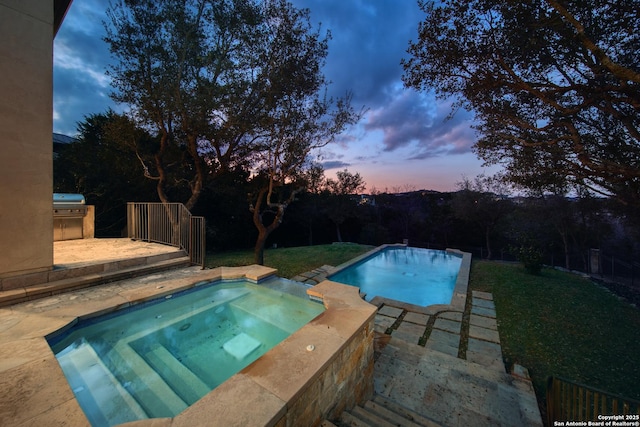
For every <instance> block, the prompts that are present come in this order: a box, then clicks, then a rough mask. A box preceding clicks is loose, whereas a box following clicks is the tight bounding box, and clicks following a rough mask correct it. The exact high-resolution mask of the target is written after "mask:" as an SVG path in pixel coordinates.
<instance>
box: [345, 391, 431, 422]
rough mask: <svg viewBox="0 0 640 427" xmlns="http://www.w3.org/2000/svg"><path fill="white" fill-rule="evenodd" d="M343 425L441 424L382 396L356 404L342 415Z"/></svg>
mask: <svg viewBox="0 0 640 427" xmlns="http://www.w3.org/2000/svg"><path fill="white" fill-rule="evenodd" d="M338 425H339V426H341V427H396V426H400V427H438V426H440V424H438V423H436V422H434V421H432V420H429V419H428V418H425V417H423V416H422V415H419V414H416V413H415V412H413V411H411V410H409V409H407V408H404V407H403V406H402V405H399V404H397V403H395V402H393V401H391V400H389V399H386V398H384V397H382V396H374V398H373V400H369V401H367V402H366V403H365V404H364V406H356V407H354V408H353V409H352V410H350V411H345V412H343V413H342V415H341V416H340V420H339V421H338Z"/></svg>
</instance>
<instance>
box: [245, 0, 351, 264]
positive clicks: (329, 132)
mask: <svg viewBox="0 0 640 427" xmlns="http://www.w3.org/2000/svg"><path fill="white" fill-rule="evenodd" d="M263 13H264V14H265V18H264V22H265V27H264V33H263V37H262V38H261V39H260V40H259V41H258V42H259V44H257V45H255V46H254V48H255V49H258V50H259V51H260V52H261V55H260V58H261V62H260V64H262V67H261V68H260V76H261V77H260V81H261V84H260V88H261V90H262V91H263V93H264V96H262V97H261V98H260V101H261V102H262V106H261V108H260V110H259V114H258V115H257V116H255V117H254V118H253V122H254V123H256V124H257V126H256V128H255V129H254V131H253V132H252V133H251V135H252V138H253V140H254V141H255V144H256V147H257V149H256V150H254V152H253V157H252V160H253V161H254V162H255V163H254V164H255V168H256V169H257V170H258V173H257V174H256V177H255V179H254V181H255V183H256V186H257V190H256V191H255V192H254V194H253V195H252V196H253V197H252V200H251V203H250V210H251V212H252V214H253V223H254V225H255V226H256V228H257V230H258V237H257V239H256V244H255V249H254V252H255V262H256V263H257V264H263V262H264V245H265V242H266V240H267V238H268V237H269V235H270V234H271V233H272V232H273V231H274V230H275V229H276V228H278V227H279V226H280V224H281V223H282V220H283V217H284V214H285V211H286V209H287V206H288V205H289V204H291V203H292V202H293V201H294V200H295V198H296V195H297V194H299V193H300V192H301V191H302V190H303V189H304V188H305V187H306V185H307V179H306V178H307V177H306V176H305V173H304V172H305V171H306V170H308V169H309V168H310V167H311V166H312V164H311V162H310V158H309V156H310V153H311V152H312V151H314V150H316V149H319V148H321V147H324V146H326V145H327V144H329V143H331V142H333V140H334V139H335V137H336V136H337V135H338V134H340V133H341V132H342V131H344V129H346V127H347V126H348V125H351V124H353V123H356V122H357V121H358V120H359V119H360V117H361V115H362V113H356V112H355V111H354V110H353V109H352V107H351V96H350V95H349V94H347V95H346V96H345V97H343V98H339V99H337V100H333V99H331V98H327V96H326V90H327V86H328V82H327V81H326V79H325V77H324V75H323V73H322V65H324V60H325V58H326V55H327V52H328V51H327V48H328V45H327V41H328V37H329V34H327V36H326V37H324V38H323V37H321V35H320V32H319V30H317V31H312V30H311V24H310V18H309V11H308V10H307V9H302V10H300V9H296V8H294V7H293V6H292V5H291V4H290V3H288V2H286V1H284V0H274V1H271V2H268V3H267V4H266V8H265V9H264V12H263Z"/></svg>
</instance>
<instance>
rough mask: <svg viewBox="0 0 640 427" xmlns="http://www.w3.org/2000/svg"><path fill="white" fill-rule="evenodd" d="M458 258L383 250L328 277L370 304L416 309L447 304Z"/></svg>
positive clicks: (419, 251)
mask: <svg viewBox="0 0 640 427" xmlns="http://www.w3.org/2000/svg"><path fill="white" fill-rule="evenodd" d="M461 264H462V257H461V256H460V255H458V254H453V253H449V252H445V251H437V250H432V249H421V248H410V247H387V248H384V249H382V250H381V251H379V252H376V253H375V254H373V255H371V256H370V257H368V258H366V259H364V260H362V261H360V262H358V263H356V264H353V265H350V266H347V267H346V268H344V269H342V270H340V271H338V272H337V273H334V274H332V275H331V276H330V277H329V279H330V280H333V281H335V282H340V283H344V284H347V285H352V286H357V287H359V288H360V292H362V293H364V294H366V297H365V299H366V300H367V301H371V300H372V299H373V298H374V297H376V296H381V297H384V298H388V299H393V300H396V301H402V302H406V303H409V304H415V305H419V306H427V305H432V304H450V303H451V298H452V296H453V290H454V288H455V285H456V280H457V278H458V272H459V271H460V265H461Z"/></svg>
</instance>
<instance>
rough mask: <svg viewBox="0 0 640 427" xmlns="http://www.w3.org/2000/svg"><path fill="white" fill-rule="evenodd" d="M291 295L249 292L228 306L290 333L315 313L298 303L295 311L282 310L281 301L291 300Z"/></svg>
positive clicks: (314, 309)
mask: <svg viewBox="0 0 640 427" xmlns="http://www.w3.org/2000/svg"><path fill="white" fill-rule="evenodd" d="M294 298H296V297H293V296H291V295H289V294H285V293H282V292H279V291H273V293H272V294H266V293H264V292H261V293H259V294H256V293H251V294H248V295H246V296H244V297H242V298H238V299H236V300H234V301H233V302H231V303H229V306H230V307H231V308H233V309H236V310H241V311H243V312H245V313H248V314H250V315H251V316H252V317H257V318H259V319H261V320H264V321H265V322H267V323H271V324H273V325H276V326H277V327H279V328H281V329H283V330H285V331H286V332H287V333H289V334H291V333H293V332H295V331H296V330H298V329H299V327H300V325H303V324H305V323H307V319H309V318H310V317H315V316H316V315H317V312H316V308H315V307H313V306H311V307H308V306H305V305H300V304H298V305H297V306H296V310H295V311H284V310H282V309H281V308H280V307H281V301H283V300H284V301H287V300H289V301H290V300H292V299H294Z"/></svg>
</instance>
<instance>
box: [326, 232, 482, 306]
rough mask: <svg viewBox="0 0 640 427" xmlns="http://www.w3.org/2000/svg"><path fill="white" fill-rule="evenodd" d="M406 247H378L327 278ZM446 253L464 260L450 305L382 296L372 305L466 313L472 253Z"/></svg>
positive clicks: (342, 266)
mask: <svg viewBox="0 0 640 427" xmlns="http://www.w3.org/2000/svg"><path fill="white" fill-rule="evenodd" d="M404 247H407V245H405V244H400V243H396V244H386V245H381V246H378V247H376V248H374V249H372V250H370V251H368V252H366V253H364V254H362V255H360V256H357V257H355V258H353V259H351V260H349V261H347V262H345V263H342V264H340V265H338V266H337V267H333V268H330V269H328V271H327V277H330V276H331V275H333V274H336V273H337V272H339V271H341V270H344V269H345V268H347V267H350V266H352V265H354V264H357V263H359V262H360V261H363V260H365V259H367V258H369V257H371V256H373V255H375V254H376V253H378V252H381V251H383V250H385V249H387V248H404ZM445 251H446V252H447V253H450V254H455V255H458V256H460V257H461V258H462V262H461V264H460V270H459V272H458V277H457V279H456V283H455V286H454V288H453V295H452V297H451V302H450V303H449V304H433V305H429V306H426V307H424V306H420V305H414V304H408V303H405V302H402V301H396V300H389V299H387V298H384V297H380V296H375V297H374V298H373V299H372V300H371V304H373V305H376V306H381V305H383V304H385V303H387V304H389V305H393V306H396V307H402V308H404V309H406V310H408V311H414V312H418V313H424V314H429V315H433V314H437V313H440V312H442V311H464V308H465V304H466V302H467V290H468V287H469V275H470V273H471V253H469V252H462V251H460V250H458V249H450V248H447V249H446V250H445Z"/></svg>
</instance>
